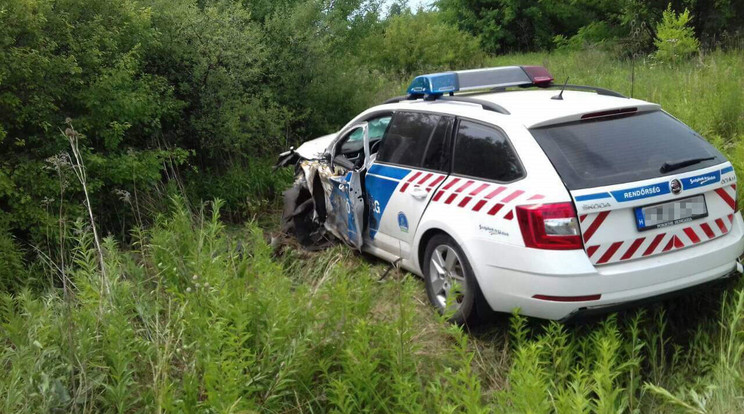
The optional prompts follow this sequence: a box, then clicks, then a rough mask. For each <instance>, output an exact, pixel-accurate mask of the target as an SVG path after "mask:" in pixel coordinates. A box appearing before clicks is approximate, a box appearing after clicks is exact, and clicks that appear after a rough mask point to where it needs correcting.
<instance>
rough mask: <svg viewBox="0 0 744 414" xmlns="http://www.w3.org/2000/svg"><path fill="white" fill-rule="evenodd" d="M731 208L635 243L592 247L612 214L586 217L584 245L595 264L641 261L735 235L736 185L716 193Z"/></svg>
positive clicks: (716, 190) (619, 242)
mask: <svg viewBox="0 0 744 414" xmlns="http://www.w3.org/2000/svg"><path fill="white" fill-rule="evenodd" d="M708 194H716V195H717V196H718V197H720V198H721V200H723V202H724V203H725V204H726V205H727V206H728V208H729V211H730V213H728V214H726V215H725V216H723V217H719V218H715V219H712V218H708V219H707V220H706V221H703V222H696V223H689V224H688V225H687V226H684V227H682V228H675V229H673V230H669V231H666V232H661V233H657V234H650V235H648V236H643V235H642V234H641V235H640V236H638V237H637V238H635V239H630V240H617V241H610V242H602V243H592V238H593V237H594V236H595V234H596V232H597V231H598V230H599V229H600V227H601V226H602V224H603V223H604V222H605V221H606V219H607V217H608V216H610V215H611V212H601V213H595V214H585V215H581V216H579V222H580V224H581V229H582V235H583V239H584V245H585V246H586V253H587V255H588V256H589V259H590V260H591V261H592V263H594V264H607V263H616V262H622V261H626V260H632V259H638V258H641V257H647V256H653V255H656V254H660V253H665V252H669V251H673V250H677V249H683V248H685V247H689V246H694V245H696V244H699V243H704V242H706V241H708V240H712V239H715V238H717V237H721V236H723V235H725V234H727V233H728V232H729V231H731V228H732V226H733V224H734V211H735V209H736V184H734V185H730V186H727V187H722V188H718V189H715V190H713V191H712V192H710V193H708Z"/></svg>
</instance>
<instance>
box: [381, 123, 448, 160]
mask: <svg viewBox="0 0 744 414" xmlns="http://www.w3.org/2000/svg"><path fill="white" fill-rule="evenodd" d="M445 119H447V117H444V116H441V115H436V114H424V113H412V112H398V113H396V114H395V116H393V120H392V121H391V123H390V128H389V129H388V131H387V133H386V134H385V137H384V139H383V140H382V144H381V146H380V150H379V152H378V153H377V161H381V162H388V163H391V164H399V165H405V166H409V167H422V165H423V166H424V168H431V169H438V168H439V167H440V166H441V163H442V154H441V151H442V145H443V144H442V141H443V140H444V138H445V136H446V123H443V120H445Z"/></svg>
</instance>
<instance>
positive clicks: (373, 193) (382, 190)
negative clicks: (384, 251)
mask: <svg viewBox="0 0 744 414" xmlns="http://www.w3.org/2000/svg"><path fill="white" fill-rule="evenodd" d="M409 172H411V170H409V169H406V168H398V167H391V166H388V165H380V164H372V166H371V167H369V173H368V174H367V176H366V178H365V187H366V189H367V202H368V203H369V204H368V205H369V213H370V214H369V238H370V239H372V240H374V239H375V234H377V230H378V229H379V228H380V220H381V219H382V214H383V213H384V212H385V208H386V207H387V205H388V201H390V197H392V195H393V193H394V192H395V189H396V188H397V187H398V184H399V182H400V180H402V179H403V178H404V177H405V176H407V175H408V173H409Z"/></svg>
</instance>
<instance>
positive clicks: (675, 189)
mask: <svg viewBox="0 0 744 414" xmlns="http://www.w3.org/2000/svg"><path fill="white" fill-rule="evenodd" d="M669 186H670V187H671V188H672V193H674V194H679V192H680V191H682V183H680V182H679V180H678V179H676V178H675V179H673V180H672V181H671V182H670V183H669Z"/></svg>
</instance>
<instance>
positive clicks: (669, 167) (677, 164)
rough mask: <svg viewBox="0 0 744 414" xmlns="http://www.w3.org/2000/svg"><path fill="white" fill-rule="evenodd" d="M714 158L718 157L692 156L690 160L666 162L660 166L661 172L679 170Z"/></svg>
mask: <svg viewBox="0 0 744 414" xmlns="http://www.w3.org/2000/svg"><path fill="white" fill-rule="evenodd" d="M714 159H716V157H705V158H690V159H689V160H684V161H680V162H672V163H668V162H665V163H664V165H662V166H661V168H659V172H661V173H662V174H664V173H668V172H670V171H674V170H679V169H680V168H685V167H689V166H691V165H695V164H699V163H701V162H703V161H710V160H714Z"/></svg>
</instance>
